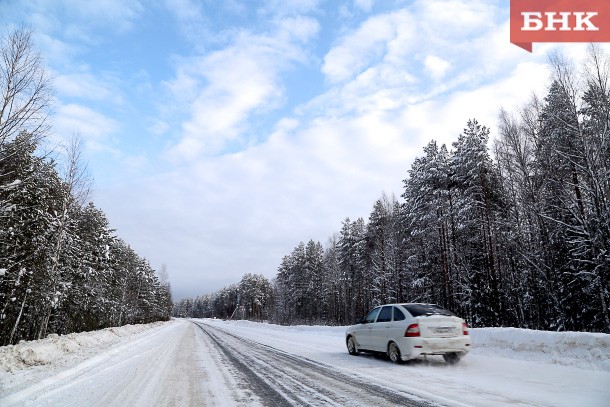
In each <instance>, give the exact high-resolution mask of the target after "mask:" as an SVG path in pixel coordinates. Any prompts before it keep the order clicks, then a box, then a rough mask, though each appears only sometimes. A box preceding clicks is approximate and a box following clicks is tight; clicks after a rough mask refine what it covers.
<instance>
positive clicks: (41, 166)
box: [0, 28, 172, 345]
mask: <svg viewBox="0 0 610 407" xmlns="http://www.w3.org/2000/svg"><path fill="white" fill-rule="evenodd" d="M0 57H1V58H0V345H6V344H12V343H16V342H18V341H20V340H22V339H25V340H31V339H39V338H44V337H45V336H46V335H48V334H50V333H57V334H66V333H71V332H80V331H88V330H93V329H100V328H105V327H110V326H120V325H124V324H134V323H145V322H152V321H157V320H167V319H169V317H170V315H171V309H172V300H171V291H170V286H169V282H168V281H167V278H166V276H167V273H165V277H164V274H163V273H161V278H159V277H158V276H157V275H156V274H155V271H154V270H153V269H152V268H151V266H150V265H149V263H148V262H147V261H146V259H144V258H142V257H140V256H139V255H138V254H137V253H136V252H135V251H134V250H133V249H132V248H131V247H129V245H127V244H126V243H125V242H124V241H122V240H121V239H119V238H118V237H116V236H115V234H114V230H112V229H111V228H110V226H109V224H108V220H107V218H106V216H105V214H104V213H103V212H102V211H101V210H100V209H99V208H96V207H95V206H94V205H93V204H92V203H88V204H87V203H86V202H87V201H86V200H87V198H88V193H89V188H90V178H89V177H87V173H86V165H85V164H84V163H83V162H82V160H81V157H80V156H81V152H82V143H81V142H80V141H79V140H78V138H76V137H74V138H73V139H72V140H70V141H69V142H68V143H66V145H65V146H64V147H62V148H59V149H57V151H56V152H55V153H52V154H43V153H42V152H41V150H42V149H41V148H40V146H41V143H42V142H44V141H45V139H48V134H49V126H48V125H47V117H48V114H49V110H50V108H51V102H52V96H53V92H52V87H51V80H50V78H49V76H48V74H47V72H46V70H45V67H44V65H43V62H42V59H41V57H40V55H39V54H38V53H37V52H36V51H35V50H34V49H33V46H32V41H31V33H30V32H29V31H27V30H25V29H23V28H19V29H15V30H14V31H12V32H11V33H9V34H8V35H6V36H5V37H3V38H2V42H1V43H0ZM60 151H61V152H60Z"/></svg>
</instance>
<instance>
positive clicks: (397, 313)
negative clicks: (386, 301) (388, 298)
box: [392, 307, 406, 321]
mask: <svg viewBox="0 0 610 407" xmlns="http://www.w3.org/2000/svg"><path fill="white" fill-rule="evenodd" d="M392 308H394V321H404V320H405V319H406V317H405V313H404V312H402V311H401V310H399V309H398V308H396V307H392Z"/></svg>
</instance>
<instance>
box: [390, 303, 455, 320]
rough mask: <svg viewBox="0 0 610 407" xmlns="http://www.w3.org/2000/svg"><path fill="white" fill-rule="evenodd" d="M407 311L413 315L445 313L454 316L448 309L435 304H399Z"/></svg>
mask: <svg viewBox="0 0 610 407" xmlns="http://www.w3.org/2000/svg"><path fill="white" fill-rule="evenodd" d="M401 305H402V306H403V307H405V308H406V309H407V311H409V313H410V314H411V315H413V316H414V317H419V316H422V315H423V316H427V315H447V316H455V314H454V313H453V312H451V311H449V310H448V309H445V308H443V307H441V306H440V305H436V304H401Z"/></svg>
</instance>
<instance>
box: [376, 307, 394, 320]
mask: <svg viewBox="0 0 610 407" xmlns="http://www.w3.org/2000/svg"><path fill="white" fill-rule="evenodd" d="M392 308H393V307H389V306H385V307H383V308H382V309H381V312H379V316H378V317H377V322H390V321H391V320H392Z"/></svg>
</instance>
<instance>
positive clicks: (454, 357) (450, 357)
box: [443, 352, 460, 365]
mask: <svg viewBox="0 0 610 407" xmlns="http://www.w3.org/2000/svg"><path fill="white" fill-rule="evenodd" d="M443 359H445V362H447V363H449V364H450V365H455V364H456V363H457V362H459V361H460V356H459V355H458V354H457V353H455V352H453V353H445V354H444V355H443Z"/></svg>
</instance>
